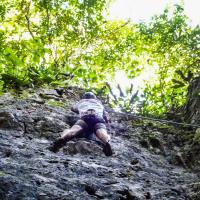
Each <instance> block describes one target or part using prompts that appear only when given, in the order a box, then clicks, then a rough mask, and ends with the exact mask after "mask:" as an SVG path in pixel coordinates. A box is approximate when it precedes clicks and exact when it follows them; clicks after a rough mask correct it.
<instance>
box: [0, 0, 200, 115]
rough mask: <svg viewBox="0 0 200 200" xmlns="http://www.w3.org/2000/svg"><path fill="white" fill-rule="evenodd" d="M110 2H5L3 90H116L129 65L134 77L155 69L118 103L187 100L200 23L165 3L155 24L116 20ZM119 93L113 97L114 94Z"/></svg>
mask: <svg viewBox="0 0 200 200" xmlns="http://www.w3.org/2000/svg"><path fill="white" fill-rule="evenodd" d="M109 4H110V1H109V0H102V1H97V0H67V1H66V0H39V1H38V0H22V1H16V0H2V1H1V2H0V45H1V49H0V61H1V62H0V80H1V82H0V83H1V89H2V90H4V91H5V90H7V89H9V88H14V89H16V90H19V89H23V88H26V87H41V86H43V85H46V86H47V85H48V86H50V87H57V86H66V87H67V86H80V87H83V88H86V89H91V88H96V92H100V93H107V94H108V93H109V92H110V93H111V94H112V92H111V91H112V87H114V83H113V80H114V77H115V73H116V72H117V71H118V70H123V71H125V73H126V74H127V77H129V78H130V79H134V78H136V77H137V76H139V75H140V74H142V73H144V72H145V71H148V70H147V69H152V70H153V71H154V73H155V75H156V76H155V77H154V80H151V81H150V82H146V83H145V86H144V88H143V91H142V92H140V97H139V96H138V94H139V93H138V92H136V91H134V90H133V88H134V85H132V86H131V85H130V87H129V88H127V89H126V91H122V89H121V87H120V86H118V89H119V91H120V92H119V93H120V95H119V97H116V96H115V95H114V96H115V97H114V96H113V95H109V96H111V97H112V96H113V101H112V100H111V101H110V103H111V104H112V105H113V106H116V105H117V106H119V107H120V108H121V109H122V110H125V111H130V112H132V111H135V112H136V111H137V112H140V113H143V114H157V115H162V114H164V113H166V112H168V111H169V110H176V109H177V108H179V107H180V106H181V105H183V104H184V102H185V98H186V94H187V87H188V85H189V84H190V82H191V81H192V79H193V78H194V77H195V76H199V53H200V52H199V47H200V44H199V41H200V29H199V27H198V26H197V27H194V28H192V27H190V26H189V25H188V18H187V16H185V14H184V9H183V6H181V5H176V6H174V8H173V9H165V10H164V12H163V13H162V14H161V15H159V16H154V17H153V18H152V19H151V21H150V22H149V23H146V24H145V23H139V24H134V23H132V22H131V21H126V22H124V21H108V20H107V19H106V13H107V8H108V6H109ZM111 99H112V98H111Z"/></svg>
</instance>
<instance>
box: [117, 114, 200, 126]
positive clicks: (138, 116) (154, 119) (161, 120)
mask: <svg viewBox="0 0 200 200" xmlns="http://www.w3.org/2000/svg"><path fill="white" fill-rule="evenodd" d="M113 113H114V112H113ZM120 114H123V115H125V116H130V117H133V118H139V119H146V120H152V121H158V122H161V123H167V124H176V125H180V126H190V127H195V128H200V125H199V124H187V123H181V122H175V121H171V120H165V119H157V118H153V117H144V116H141V115H135V114H130V113H120Z"/></svg>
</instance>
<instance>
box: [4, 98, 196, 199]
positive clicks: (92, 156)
mask: <svg viewBox="0 0 200 200" xmlns="http://www.w3.org/2000/svg"><path fill="white" fill-rule="evenodd" d="M58 100H59V98H58ZM41 102H42V101H37V102H36V101H35V100H34V99H32V100H15V99H12V97H10V98H8V97H5V96H2V97H0V106H1V109H0V159H1V162H0V199H2V200H68V199H69V200H73V199H74V200H77V199H85V200H86V199H87V200H88V199H107V200H108V199H109V200H110V199H114V200H118V199H119V200H125V199H127V200H145V199H153V200H188V199H190V200H195V199H200V183H199V177H198V176H199V175H198V171H197V172H192V170H191V169H189V168H188V165H187V163H186V164H184V158H181V155H180V152H179V151H178V148H179V145H177V144H176V142H177V141H176V139H175V138H174V136H173V135H172V134H170V133H168V134H166V133H163V132H162V131H160V130H157V129H156V128H153V127H148V126H139V125H137V124H136V123H135V122H134V121H123V116H121V117H120V115H117V114H116V115H115V114H113V122H112V123H111V124H110V125H109V126H108V129H109V132H110V134H111V135H112V141H111V144H112V147H113V150H114V155H113V156H112V157H106V156H105V155H104V154H103V152H102V147H101V145H99V144H98V143H97V142H96V141H92V140H86V139H84V138H77V139H74V140H73V141H70V142H68V143H67V144H66V146H65V147H64V148H63V149H62V150H61V151H60V152H59V153H57V154H54V153H52V152H50V151H48V149H47V147H48V146H49V145H50V143H51V142H52V140H54V139H55V138H57V137H58V136H59V134H61V132H62V131H63V129H65V128H69V127H70V126H71V125H72V124H73V123H74V122H75V121H76V119H77V116H76V115H75V114H73V113H72V112H70V111H69V108H68V107H67V106H66V108H61V107H60V108H58V107H57V108H55V107H53V106H49V105H47V104H46V103H45V101H44V102H43V103H41ZM117 121H121V123H118V122H117ZM181 159H182V161H181Z"/></svg>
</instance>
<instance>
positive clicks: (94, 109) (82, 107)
mask: <svg viewBox="0 0 200 200" xmlns="http://www.w3.org/2000/svg"><path fill="white" fill-rule="evenodd" d="M76 108H77V110H78V112H79V115H80V117H83V116H85V115H97V116H98V117H101V118H103V113H104V106H103V105H102V103H101V102H100V101H99V100H97V99H82V100H80V101H79V102H78V103H77V105H76Z"/></svg>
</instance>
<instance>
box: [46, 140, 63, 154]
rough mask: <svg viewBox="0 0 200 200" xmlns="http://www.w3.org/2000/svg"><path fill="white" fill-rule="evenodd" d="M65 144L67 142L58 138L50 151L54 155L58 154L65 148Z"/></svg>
mask: <svg viewBox="0 0 200 200" xmlns="http://www.w3.org/2000/svg"><path fill="white" fill-rule="evenodd" d="M65 144H66V140H64V139H63V138H58V139H56V140H55V141H54V142H53V144H52V145H51V146H50V147H49V148H48V149H49V150H50V151H52V152H54V153H57V152H58V151H59V149H60V148H61V147H63V146H65Z"/></svg>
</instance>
